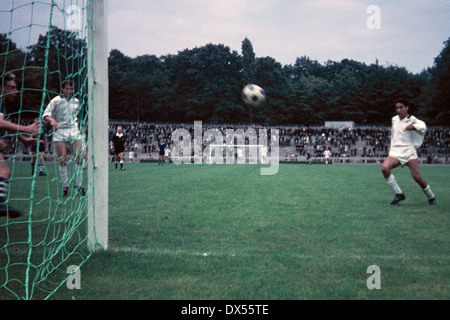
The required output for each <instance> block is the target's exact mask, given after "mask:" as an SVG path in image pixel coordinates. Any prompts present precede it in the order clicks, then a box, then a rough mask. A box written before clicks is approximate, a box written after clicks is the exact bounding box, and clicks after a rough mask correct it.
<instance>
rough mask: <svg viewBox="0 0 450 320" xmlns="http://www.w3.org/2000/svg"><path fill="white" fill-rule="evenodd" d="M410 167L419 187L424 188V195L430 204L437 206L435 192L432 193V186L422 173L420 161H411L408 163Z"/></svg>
mask: <svg viewBox="0 0 450 320" xmlns="http://www.w3.org/2000/svg"><path fill="white" fill-rule="evenodd" d="M408 167H409V170H410V172H411V175H412V177H413V179H414V180H415V181H416V182H417V183H418V184H419V186H420V187H421V188H422V191H423V193H425V195H426V197H427V198H428V202H429V203H430V204H431V205H434V204H436V198H435V196H434V193H433V191H431V188H430V186H429V185H428V183H427V182H426V181H425V179H424V178H423V177H422V175H421V173H420V166H419V161H418V160H417V159H414V160H410V161H409V162H408Z"/></svg>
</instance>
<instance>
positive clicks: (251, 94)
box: [241, 84, 266, 107]
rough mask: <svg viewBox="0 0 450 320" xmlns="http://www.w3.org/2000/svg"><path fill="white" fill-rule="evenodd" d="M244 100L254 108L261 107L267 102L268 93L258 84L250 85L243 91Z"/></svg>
mask: <svg viewBox="0 0 450 320" xmlns="http://www.w3.org/2000/svg"><path fill="white" fill-rule="evenodd" d="M241 96H242V100H244V102H245V103H246V104H248V105H250V106H252V107H259V106H261V105H262V104H264V102H265V101H266V93H265V92H264V90H263V88H261V87H260V86H257V85H256V84H248V85H246V86H245V87H244V89H242V94H241Z"/></svg>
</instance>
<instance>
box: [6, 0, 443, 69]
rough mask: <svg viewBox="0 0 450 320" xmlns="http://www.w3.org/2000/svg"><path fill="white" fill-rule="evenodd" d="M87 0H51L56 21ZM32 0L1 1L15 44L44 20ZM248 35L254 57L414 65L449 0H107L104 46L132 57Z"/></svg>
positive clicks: (436, 47)
mask: <svg viewBox="0 0 450 320" xmlns="http://www.w3.org/2000/svg"><path fill="white" fill-rule="evenodd" d="M84 1H85V0H56V1H55V3H57V4H58V6H57V8H58V9H59V10H60V11H59V13H60V14H59V15H58V14H56V13H55V14H54V15H53V16H54V17H53V21H54V23H55V24H58V23H59V24H62V25H64V18H63V17H62V13H61V12H63V9H64V8H65V9H67V8H68V7H70V6H71V5H74V4H75V5H78V4H81V3H82V2H84ZM30 2H31V1H30V0H1V1H0V32H9V31H10V30H13V33H12V37H13V40H15V41H17V42H19V44H20V43H23V42H26V41H28V42H29V43H32V42H33V39H35V38H37V36H36V33H37V32H38V31H39V32H40V33H45V25H47V24H48V16H49V14H48V12H49V8H50V6H49V5H42V4H41V3H43V2H50V0H42V1H39V2H37V3H36V4H35V5H33V6H30V5H26V4H27V3H30ZM12 5H14V7H15V10H14V13H15V14H14V18H13V19H11V18H10V16H11V14H10V10H11V7H12ZM31 8H33V10H32V13H30V9H31ZM57 13H58V12H57ZM82 14H85V13H82ZM59 16H61V17H59ZM30 21H32V23H33V24H34V25H35V27H34V28H33V31H32V32H30V31H29V30H30V29H29V28H26V26H27V25H30ZM21 25H23V27H20V26H21ZM41 25H42V27H41ZM246 37H247V38H248V39H249V40H250V41H251V43H252V45H253V50H254V52H255V55H256V57H267V56H270V57H272V58H274V59H275V60H276V61H278V62H280V63H281V64H282V65H288V64H294V63H295V61H296V59H297V58H299V57H302V56H307V57H309V58H310V59H312V60H317V61H318V62H319V63H321V64H323V63H325V62H326V61H328V60H332V61H341V60H342V59H353V60H356V61H359V62H363V63H366V64H372V63H375V62H376V61H378V63H379V64H381V65H387V64H392V65H397V66H399V67H405V68H406V69H407V70H408V71H410V72H413V73H419V72H421V71H422V70H423V69H426V68H427V67H431V66H433V63H434V59H435V57H436V56H438V55H439V53H440V52H441V51H442V49H443V47H444V41H446V40H448V39H449V37H450V0H428V1H423V0H408V1H403V0H308V1H306V0H224V1H219V0H108V46H109V49H110V50H111V49H118V50H120V51H121V52H122V53H124V54H125V55H127V56H130V57H136V56H139V55H145V54H150V55H156V56H158V57H159V56H162V55H167V54H177V53H178V52H179V51H182V50H184V49H193V48H195V47H201V46H204V45H206V44H209V43H212V44H223V45H225V46H227V47H229V48H230V49H231V50H232V51H237V52H238V53H241V45H242V41H243V40H244V39H245V38H246Z"/></svg>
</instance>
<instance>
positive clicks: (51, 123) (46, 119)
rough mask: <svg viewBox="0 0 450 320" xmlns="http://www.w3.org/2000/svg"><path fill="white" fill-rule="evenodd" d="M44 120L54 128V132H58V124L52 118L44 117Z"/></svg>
mask: <svg viewBox="0 0 450 320" xmlns="http://www.w3.org/2000/svg"><path fill="white" fill-rule="evenodd" d="M44 120H45V121H47V122H48V123H49V124H50V126H51V127H52V128H53V132H55V131H56V130H58V123H57V122H56V120H55V119H53V118H52V117H51V116H44Z"/></svg>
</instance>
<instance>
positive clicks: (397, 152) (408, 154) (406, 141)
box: [381, 100, 436, 205]
mask: <svg viewBox="0 0 450 320" xmlns="http://www.w3.org/2000/svg"><path fill="white" fill-rule="evenodd" d="M408 109H409V107H408V103H407V102H405V101H404V100H398V101H397V102H396V103H395V111H396V112H397V115H396V116H395V117H393V118H392V128H391V148H390V150H389V156H388V157H387V158H386V160H385V161H384V163H383V165H382V167H381V172H382V173H383V176H384V177H385V179H386V182H387V184H388V185H389V186H390V187H391V189H392V191H393V192H394V193H395V198H394V200H392V201H391V204H397V203H399V202H400V201H403V200H405V195H404V193H403V191H402V190H401V188H400V186H399V185H398V183H397V181H396V179H395V177H394V175H393V174H392V173H391V170H392V169H393V168H396V167H398V166H400V165H401V166H402V167H403V166H405V165H406V166H408V167H409V170H410V172H411V175H412V177H413V178H414V180H415V181H416V182H417V183H418V184H419V185H420V187H421V188H422V190H423V192H424V193H425V195H426V196H427V198H428V202H429V204H430V205H435V204H436V198H435V196H434V194H433V192H432V191H431V189H430V186H429V185H428V183H427V182H426V181H425V179H424V178H422V175H421V174H420V169H419V161H418V160H417V151H416V148H419V147H420V145H421V144H422V142H423V138H424V136H425V132H426V129H427V127H426V124H425V122H423V121H421V120H419V119H417V118H416V117H414V116H412V115H410V114H409V113H408Z"/></svg>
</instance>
